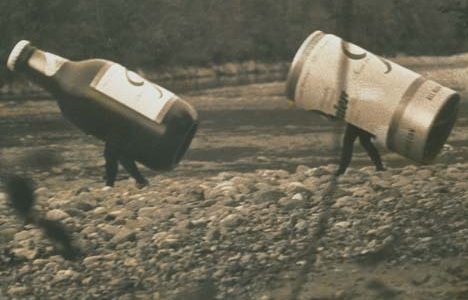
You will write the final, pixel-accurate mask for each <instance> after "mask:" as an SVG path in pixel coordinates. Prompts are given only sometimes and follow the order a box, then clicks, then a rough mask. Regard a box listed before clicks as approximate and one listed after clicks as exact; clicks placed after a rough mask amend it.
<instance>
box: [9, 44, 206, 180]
mask: <svg viewBox="0 0 468 300" xmlns="http://www.w3.org/2000/svg"><path fill="white" fill-rule="evenodd" d="M7 67H8V69H10V70H11V71H15V72H19V73H22V74H24V75H26V76H27V77H28V79H30V80H32V81H34V82H35V83H37V84H39V85H40V86H41V87H43V88H45V89H46V90H47V91H48V92H50V93H51V95H52V96H54V98H55V99H56V100H57V103H58V105H59V107H60V110H61V112H62V114H63V116H64V117H65V118H66V119H67V120H68V121H70V122H71V123H73V124H74V125H75V126H77V127H78V128H80V129H81V130H82V131H84V132H85V133H87V134H91V135H93V136H95V137H97V138H99V139H101V140H103V141H104V142H106V143H108V144H109V145H112V146H111V147H106V151H105V152H106V155H105V156H106V157H107V160H108V163H106V165H107V166H108V170H109V172H108V173H109V174H108V177H109V182H108V183H109V184H111V183H113V182H112V181H113V178H115V174H114V172H115V170H116V168H115V161H119V160H120V162H121V163H123V164H124V166H126V168H127V170H128V171H129V172H130V174H131V175H132V176H133V177H135V179H136V180H137V183H143V182H146V181H145V180H144V178H143V177H142V176H141V174H139V172H138V170H137V169H136V165H134V162H133V161H138V162H140V163H142V164H143V165H145V166H146V167H148V168H151V169H153V170H171V169H173V168H175V166H176V165H177V164H178V163H179V162H180V160H181V159H182V157H183V155H184V154H185V152H186V151H187V149H188V148H189V146H190V143H191V141H192V139H193V137H194V135H195V132H196V130H197V126H198V116H197V113H196V111H195V110H194V109H193V107H191V105H190V104H188V103H187V102H185V101H183V100H182V99H180V98H179V97H177V96H176V95H174V94H173V93H171V92H170V91H168V90H166V89H164V88H162V87H161V86H158V85H157V84H155V83H152V82H150V81H148V80H146V79H144V78H142V77H141V76H139V75H138V74H136V73H134V72H132V71H130V70H127V69H126V68H125V67H124V66H122V65H120V64H117V63H115V62H112V61H109V60H104V59H88V60H82V61H71V60H68V59H66V58H63V57H60V56H57V55H55V54H52V53H49V52H45V51H42V50H40V49H38V48H36V47H33V46H32V45H31V44H30V43H29V42H28V41H20V42H19V43H17V44H16V45H15V47H14V48H13V50H12V51H11V53H10V55H9V57H8V61H7ZM132 162H133V163H132Z"/></svg>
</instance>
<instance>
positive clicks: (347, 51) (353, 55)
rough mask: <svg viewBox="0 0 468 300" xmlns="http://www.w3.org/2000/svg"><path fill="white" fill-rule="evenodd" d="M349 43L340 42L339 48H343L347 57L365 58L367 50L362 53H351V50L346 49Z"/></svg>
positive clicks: (353, 58)
mask: <svg viewBox="0 0 468 300" xmlns="http://www.w3.org/2000/svg"><path fill="white" fill-rule="evenodd" d="M348 45H349V44H348V43H345V42H343V43H341V49H342V50H343V53H344V54H345V55H346V56H347V57H348V58H349V59H352V60H360V59H364V58H366V56H367V52H364V53H352V52H351V51H349V50H348V49H347V46H348Z"/></svg>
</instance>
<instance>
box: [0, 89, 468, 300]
mask: <svg viewBox="0 0 468 300" xmlns="http://www.w3.org/2000/svg"><path fill="white" fill-rule="evenodd" d="M181 96H182V97H183V98H184V99H186V100H187V101H189V102H190V103H192V104H193V105H194V106H195V107H196V109H197V110H198V112H199V114H200V119H201V125H200V129H199V132H198V133H197V135H196V138H195V139H194V141H193V144H192V146H191V148H190V150H189V151H188V153H187V155H186V157H185V159H184V161H183V162H182V163H181V164H180V165H179V167H178V168H177V169H176V170H174V171H172V172H168V173H165V174H159V173H156V172H154V171H151V170H148V169H145V168H144V167H141V169H142V170H143V172H144V174H145V175H147V176H148V177H150V178H154V177H155V176H160V178H164V177H170V178H179V179H181V180H182V179H183V178H194V177H196V178H198V179H200V178H204V177H207V176H213V175H216V174H218V173H220V172H225V171H228V172H231V171H236V172H250V171H254V170H257V169H285V170H290V171H294V170H295V169H296V168H297V166H299V165H307V166H309V167H314V166H321V165H328V164H331V163H336V161H337V158H338V156H339V148H340V147H339V145H340V140H341V133H342V130H343V124H341V123H338V122H337V123H333V122H330V121H328V120H324V119H322V118H320V117H319V116H317V115H314V114H312V113H308V112H304V111H301V110H298V109H295V108H290V107H289V106H288V103H287V101H286V99H285V97H284V83H282V82H276V83H268V84H254V85H248V86H241V87H225V88H217V89H210V90H201V91H195V92H189V93H186V94H183V95H181ZM467 108H468V105H467V102H466V99H464V102H463V105H462V110H461V111H460V114H459V120H458V122H457V124H456V127H455V129H454V131H453V132H452V134H451V136H450V138H449V140H448V142H447V143H448V144H449V145H450V146H447V147H449V149H452V151H447V152H443V153H442V154H441V155H440V156H439V158H438V160H437V163H440V164H444V165H450V164H454V163H460V162H461V163H464V162H466V159H467V154H468V151H467V148H468V114H467V111H468V110H467ZM102 146H103V145H102V142H100V141H98V140H96V139H95V138H93V137H89V136H86V135H84V134H82V133H81V132H80V131H79V130H77V129H75V128H74V127H72V126H71V125H69V124H67V123H66V122H65V121H64V120H63V119H62V118H61V115H60V112H59V110H58V107H57V106H56V104H55V103H54V101H52V100H50V99H45V100H34V101H28V100H27V99H25V100H24V101H15V102H1V103H0V147H1V152H0V165H1V166H2V167H3V168H5V169H8V170H16V171H27V172H28V173H29V174H30V175H32V176H33V178H34V179H35V180H36V182H38V184H40V185H41V186H44V187H47V188H48V189H49V190H50V191H52V192H53V191H57V192H59V191H60V190H61V189H63V187H64V186H66V188H67V189H73V188H79V187H80V186H83V185H88V186H91V187H102V186H103V180H102V175H103V171H104V170H103V163H104V161H103V159H102V155H101V153H102V150H103V147H102ZM380 149H381V151H382V154H383V161H384V162H385V164H386V165H387V166H388V167H389V168H397V167H401V166H405V165H410V164H414V163H413V162H411V161H409V160H406V159H404V158H403V157H401V156H399V155H397V154H395V153H390V152H388V151H386V150H385V149H382V148H380ZM355 151H356V153H355V155H354V158H353V161H352V165H351V166H352V167H353V168H358V167H362V166H367V165H370V164H371V162H370V161H369V159H368V157H367V155H366V154H365V153H364V152H363V149H362V148H361V146H359V145H358V143H356V148H355ZM453 153H461V154H458V155H453ZM48 160H52V161H48ZM48 163H53V164H55V167H54V168H52V169H51V170H45V169H43V168H42V164H48ZM64 170H65V172H64ZM126 176H127V175H126V174H125V173H124V172H121V174H120V178H125V177H126ZM454 266H464V267H466V268H467V269H468V253H465V254H464V256H462V257H458V258H441V259H436V260H434V261H432V262H430V263H421V264H415V263H408V264H405V265H380V266H373V267H369V266H368V267H362V266H357V265H355V264H350V263H347V262H342V261H336V262H334V263H333V264H331V265H330V264H327V265H320V264H318V265H317V266H315V267H316V272H313V273H310V274H309V275H307V278H306V281H307V282H308V283H307V284H306V285H305V287H304V288H303V291H302V293H303V294H304V295H309V297H305V298H304V299H351V298H353V299H468V288H467V286H466V285H463V284H462V283H466V282H467V281H466V279H467V278H465V280H464V281H462V283H460V281H454V280H452V277H453V276H454V275H453V269H454V268H455V267H454ZM463 274H464V275H463V276H466V275H467V274H466V272H465V273H463ZM279 276H280V277H282V280H281V281H279V282H274V283H272V285H271V289H270V291H269V292H266V293H263V294H262V295H261V296H260V295H259V299H260V298H262V299H270V298H273V299H288V298H289V297H290V296H291V293H293V292H294V291H292V290H291V287H292V286H293V283H291V284H289V280H291V282H292V278H294V276H295V275H294V274H291V273H289V272H285V273H284V274H279ZM384 282H385V284H384ZM401 290H405V291H406V292H405V296H402V295H401V294H400V291H401ZM310 295H314V296H310ZM413 296H414V297H413ZM434 297H435V298H434Z"/></svg>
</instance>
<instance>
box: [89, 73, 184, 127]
mask: <svg viewBox="0 0 468 300" xmlns="http://www.w3.org/2000/svg"><path fill="white" fill-rule="evenodd" d="M91 87H92V88H94V89H95V90H97V91H99V92H101V93H102V94H104V95H106V96H108V97H110V98H112V99H114V100H116V101H118V102H119V103H121V104H123V105H125V106H127V107H129V108H131V109H133V110H134V111H136V112H138V113H140V114H142V115H143V116H145V117H147V118H149V119H151V120H153V121H156V122H157V123H161V122H162V120H163V119H164V116H165V115H166V113H167V111H168V110H169V108H170V103H171V102H172V101H171V100H172V99H174V98H175V95H174V94H173V93H172V92H170V91H168V90H166V89H165V88H163V87H160V86H159V85H157V84H154V83H152V82H149V81H148V80H146V79H144V78H143V77H141V76H140V75H138V74H136V73H135V72H132V71H129V70H127V69H126V68H125V67H123V66H121V65H119V64H113V65H112V66H110V67H109V68H103V70H102V71H101V72H99V73H98V75H96V77H95V78H94V80H93V81H92V82H91Z"/></svg>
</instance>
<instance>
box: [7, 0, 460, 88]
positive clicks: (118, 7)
mask: <svg viewBox="0 0 468 300" xmlns="http://www.w3.org/2000/svg"><path fill="white" fill-rule="evenodd" d="M348 1H350V0H230V1H220V0H139V1H134V2H131V1H126V0H76V1H69V0H47V1H43V0H2V1H0V34H1V36H2V42H1V43H0V57H1V58H2V59H1V60H2V61H1V63H2V65H5V60H6V56H7V55H8V53H9V51H10V50H11V47H12V45H14V43H16V42H17V41H18V40H20V39H29V40H31V41H32V42H33V43H35V44H37V45H38V46H40V47H42V48H44V49H48V50H50V51H51V52H56V53H58V54H61V55H63V56H65V57H69V58H71V59H83V58H87V57H101V58H108V59H113V60H116V61H119V62H121V63H123V64H125V65H128V66H130V67H144V68H145V67H146V68H154V67H158V66H172V65H209V64H212V63H223V62H229V61H244V60H258V61H280V60H281V61H284V60H287V61H289V60H290V59H291V58H292V56H293V55H294V53H295V51H296V50H297V47H298V46H299V45H300V44H301V43H302V41H303V40H304V39H305V38H306V37H307V36H308V35H309V34H310V33H311V32H312V31H314V30H318V29H319V30H323V31H325V32H331V33H337V34H341V33H342V32H343V30H346V28H342V29H340V28H338V27H337V26H336V24H337V20H339V19H340V18H342V17H343V16H342V15H340V13H339V10H338V7H339V5H343V4H344V5H347V4H346V3H347V2H348ZM467 2H468V0H458V1H456V0H447V1H445V2H443V3H441V2H440V1H439V0H354V1H353V6H354V16H353V24H352V28H353V38H352V39H353V41H354V42H355V43H357V44H359V45H361V46H363V47H365V48H367V49H369V50H371V51H373V52H376V53H378V54H382V55H394V54H397V53H408V54H449V53H454V52H456V51H466V50H467V49H468V45H467V42H465V40H466V36H467V34H468V31H467V30H468V29H467V28H468V26H467V24H468V3H467ZM441 7H442V9H441ZM345 34H346V33H345ZM10 75H11V74H10ZM10 75H9V74H8V73H7V72H6V69H5V68H4V67H2V68H1V69H0V79H1V80H0V82H1V81H5V80H8V79H9V78H8V76H10Z"/></svg>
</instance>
